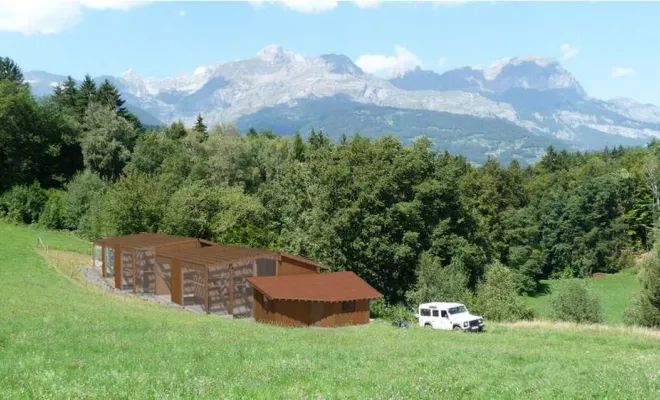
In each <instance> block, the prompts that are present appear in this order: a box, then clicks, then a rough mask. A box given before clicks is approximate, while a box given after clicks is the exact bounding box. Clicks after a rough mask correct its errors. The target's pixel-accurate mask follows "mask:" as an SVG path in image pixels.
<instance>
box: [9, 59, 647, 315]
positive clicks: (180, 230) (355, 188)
mask: <svg viewBox="0 0 660 400" xmlns="http://www.w3.org/2000/svg"><path fill="white" fill-rule="evenodd" d="M0 159H1V165H0V193H1V195H0V196H1V197H0V215H2V216H3V218H5V219H8V220H12V221H15V222H19V223H28V224H29V223H39V224H41V225H43V226H45V227H48V228H53V229H67V230H72V231H75V232H77V234H78V235H80V236H82V237H85V238H89V239H92V238H99V237H103V236H109V235H123V234H130V233H136V232H143V231H151V232H164V233H170V234H178V235H190V236H196V237H202V238H206V239H210V240H214V241H217V242H220V243H236V244H244V245H249V246H259V247H269V248H276V249H282V250H286V251H289V252H291V253H294V254H298V255H301V256H306V257H310V258H312V259H316V260H319V261H320V262H323V263H326V264H328V265H330V266H332V267H333V268H335V269H338V270H343V269H347V270H352V271H355V272H356V273H358V274H359V275H360V276H362V277H363V278H364V279H365V280H367V281H368V282H369V283H370V284H372V285H373V286H374V287H375V288H377V289H378V290H380V291H381V292H382V293H383V294H384V295H385V297H386V299H387V301H388V302H389V303H390V304H396V303H410V304H412V303H413V302H416V301H422V300H426V299H434V298H436V299H437V298H453V299H459V300H463V301H466V302H470V304H475V305H476V307H480V309H482V310H483V309H486V308H487V307H488V306H487V305H486V304H491V305H492V304H499V305H500V311H501V309H503V308H505V307H507V310H509V311H507V315H505V316H503V317H500V316H497V317H495V318H498V319H507V318H511V319H512V318H523V317H528V316H529V310H528V309H525V307H524V306H523V305H521V303H520V302H518V301H517V300H519V298H518V297H516V296H517V295H518V294H523V293H533V292H535V291H536V290H537V285H538V282H539V280H541V279H544V278H548V277H559V276H562V277H566V276H574V277H580V276H588V275H590V274H592V273H594V272H616V271H619V270H621V269H624V268H627V267H630V266H632V265H633V263H634V255H635V254H636V253H639V252H643V251H646V250H648V249H649V248H650V247H651V246H652V244H653V243H652V231H653V227H654V222H655V221H657V220H658V216H659V214H658V213H659V212H660V189H659V187H660V143H656V142H653V143H650V144H649V145H648V146H647V147H645V148H626V149H624V148H615V149H604V150H603V151H600V152H591V153H580V152H575V153H569V152H566V151H561V152H557V151H555V150H553V148H552V147H550V148H548V150H547V153H546V154H545V156H544V157H543V158H542V160H541V161H540V162H538V163H537V164H536V165H533V166H528V167H524V168H523V167H521V165H519V164H518V163H517V162H516V161H513V162H511V163H510V164H509V165H507V166H503V165H501V164H500V163H499V162H498V161H497V160H495V159H489V160H488V161H487V162H485V163H484V164H483V165H481V166H475V165H472V164H470V163H469V162H467V161H466V159H465V158H464V157H462V156H458V155H452V154H449V153H447V152H443V151H438V150H435V149H434V145H433V143H432V142H431V141H429V140H428V139H425V138H420V139H418V140H416V141H415V142H414V143H413V144H411V145H403V144H402V143H401V141H400V140H398V139H396V138H394V137H382V138H378V139H373V138H366V137H361V136H359V135H354V136H352V137H346V136H342V138H341V139H340V140H338V141H331V140H330V139H329V138H328V137H327V136H326V135H325V134H323V133H322V132H316V131H314V130H311V132H309V133H305V134H304V135H300V134H296V135H295V136H293V137H279V136H277V135H275V134H273V132H270V131H263V130H261V131H258V130H255V129H249V130H247V131H246V132H240V131H239V130H238V129H237V128H236V127H234V126H232V125H228V124H221V125H214V126H211V127H207V126H206V125H205V124H204V121H203V119H202V118H201V117H199V118H198V120H197V123H196V124H195V125H194V127H192V128H187V127H185V126H184V125H183V124H182V123H180V122H175V123H173V124H171V125H170V126H167V127H164V128H161V129H158V130H153V129H147V128H145V127H143V126H141V124H140V123H139V121H138V119H137V118H136V117H135V116H134V115H132V114H131V113H130V112H128V111H127V110H126V108H125V106H124V101H123V100H122V99H121V97H120V95H119V93H118V91H117V89H116V88H115V87H114V86H113V85H112V84H110V83H109V82H107V81H106V82H105V83H103V84H102V85H100V86H99V87H97V86H96V84H95V83H94V82H93V81H92V80H91V79H90V78H89V76H88V77H86V78H85V79H84V80H83V81H82V82H75V81H74V80H72V79H69V80H68V81H67V82H65V83H64V84H63V85H61V86H60V87H57V88H55V89H54V91H53V94H52V96H49V97H48V98H45V99H39V100H37V99H35V98H34V97H33V96H32V95H31V94H30V90H29V86H28V85H27V84H26V83H25V82H24V79H23V75H22V73H21V71H20V68H19V67H18V66H16V65H15V64H14V63H13V62H12V61H11V60H10V59H7V58H1V59H0ZM485 293H490V294H491V295H489V296H490V297H484V296H486V295H485ZM502 293H505V296H504V297H503V296H502ZM475 296H476V297H475ZM507 296H509V297H507ZM493 299H497V300H498V301H499V303H498V302H497V301H495V300H493ZM658 307H660V304H659V305H658ZM498 312H499V311H498ZM492 315H494V314H492ZM659 324H660V322H659Z"/></svg>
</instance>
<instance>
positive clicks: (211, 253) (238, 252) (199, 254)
mask: <svg viewBox="0 0 660 400" xmlns="http://www.w3.org/2000/svg"><path fill="white" fill-rule="evenodd" d="M156 265H157V268H156V283H155V293H156V294H157V295H170V296H171V299H172V301H173V302H174V303H177V304H181V305H184V306H187V307H199V308H200V310H201V311H204V312H207V313H219V314H230V315H234V316H245V317H249V316H252V305H253V290H252V287H251V286H250V285H248V284H247V280H246V279H247V278H249V277H253V276H259V277H264V276H280V275H282V276H286V275H309V274H317V273H318V272H320V271H321V270H322V269H326V268H327V267H325V266H323V265H321V264H318V263H316V262H314V261H311V260H307V259H304V258H300V257H296V256H293V255H290V254H287V253H283V252H277V251H272V250H264V249H254V248H249V247H240V246H225V245H217V244H214V245H212V246H208V247H198V248H187V249H182V250H176V251H169V252H159V253H158V255H157V263H156Z"/></svg>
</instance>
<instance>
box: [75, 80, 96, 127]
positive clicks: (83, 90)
mask: <svg viewBox="0 0 660 400" xmlns="http://www.w3.org/2000/svg"><path fill="white" fill-rule="evenodd" d="M96 100H97V88H96V83H94V81H93V80H92V77H91V76H89V74H88V75H85V79H83V81H82V83H81V84H80V88H79V89H78V94H77V96H76V112H77V114H78V116H79V118H80V119H81V120H82V118H83V117H84V116H85V113H86V112H87V108H88V107H89V104H90V103H93V102H94V101H96Z"/></svg>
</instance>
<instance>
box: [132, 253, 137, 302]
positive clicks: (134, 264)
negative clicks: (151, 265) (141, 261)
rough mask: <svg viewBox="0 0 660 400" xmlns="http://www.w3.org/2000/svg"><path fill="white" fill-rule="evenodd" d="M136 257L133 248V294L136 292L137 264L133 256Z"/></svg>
mask: <svg viewBox="0 0 660 400" xmlns="http://www.w3.org/2000/svg"><path fill="white" fill-rule="evenodd" d="M136 257H137V250H133V294H137V266H136V263H135V258H136Z"/></svg>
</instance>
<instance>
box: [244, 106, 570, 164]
mask: <svg viewBox="0 0 660 400" xmlns="http://www.w3.org/2000/svg"><path fill="white" fill-rule="evenodd" d="M237 126H238V128H239V129H241V130H243V131H245V130H247V129H248V128H250V127H259V128H265V129H269V130H272V131H274V132H277V133H278V134H284V135H292V134H294V133H295V132H297V131H298V130H301V131H302V132H309V131H310V130H311V129H322V130H323V132H325V133H327V134H328V135H329V136H330V137H331V138H333V139H338V138H339V137H340V135H341V134H342V133H345V134H353V133H354V132H359V133H360V134H361V135H364V136H367V137H374V138H375V137H380V136H387V135H389V136H395V137H399V138H401V140H402V141H403V142H404V143H410V142H412V140H414V139H415V138H418V137H421V136H426V137H428V138H429V139H430V140H431V141H432V143H433V145H434V147H435V148H437V149H440V150H448V151H450V152H451V153H454V154H460V155H463V156H465V157H466V158H467V159H468V160H470V161H473V162H476V163H484V162H485V161H486V160H487V159H488V156H489V155H491V156H493V157H496V158H497V159H498V160H500V161H501V162H502V163H505V164H508V163H509V162H510V161H512V160H514V159H517V160H518V161H519V162H521V163H523V164H527V163H534V162H536V161H537V160H538V159H539V157H540V156H541V155H542V154H543V152H544V151H545V149H546V148H547V147H548V146H554V147H555V148H557V149H562V148H564V147H565V146H566V144H565V143H563V142H561V141H560V140H558V139H554V138H552V137H549V136H539V135H536V134H534V133H532V132H530V131H528V130H526V129H524V128H521V127H520V126H518V125H515V124H513V123H511V122H507V121H505V120H502V119H487V118H478V117H474V116H471V115H460V114H451V113H445V112H435V111H426V110H410V109H400V108H394V107H382V106H375V105H373V104H365V103H358V102H355V101H352V100H350V99H348V98H347V97H346V96H334V97H324V98H316V99H312V100H300V101H298V102H297V103H296V104H295V105H293V106H289V105H279V106H275V107H269V108H265V109H263V110H261V111H258V112H256V113H254V114H250V115H246V116H244V117H242V118H240V119H239V120H238V121H237Z"/></svg>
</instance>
